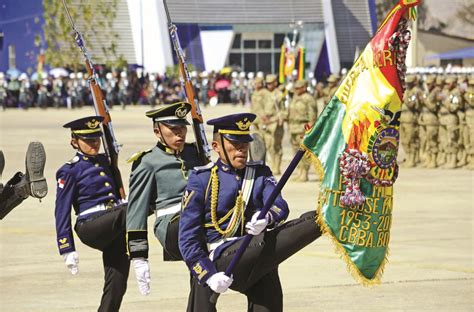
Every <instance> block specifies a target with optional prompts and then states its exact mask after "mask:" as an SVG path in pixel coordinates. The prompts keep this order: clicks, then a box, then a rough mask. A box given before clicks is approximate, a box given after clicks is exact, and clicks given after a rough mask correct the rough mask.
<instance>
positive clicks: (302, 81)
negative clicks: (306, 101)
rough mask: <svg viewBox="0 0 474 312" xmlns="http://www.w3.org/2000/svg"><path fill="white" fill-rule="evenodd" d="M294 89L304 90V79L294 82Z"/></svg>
mask: <svg viewBox="0 0 474 312" xmlns="http://www.w3.org/2000/svg"><path fill="white" fill-rule="evenodd" d="M293 87H294V88H295V89H299V88H304V87H306V80H304V79H299V80H297V81H296V82H295V84H294V86H293Z"/></svg>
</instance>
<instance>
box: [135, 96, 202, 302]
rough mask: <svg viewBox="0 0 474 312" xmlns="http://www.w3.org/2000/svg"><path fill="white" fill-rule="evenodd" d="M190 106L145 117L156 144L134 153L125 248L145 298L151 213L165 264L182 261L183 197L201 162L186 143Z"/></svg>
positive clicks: (174, 106)
mask: <svg viewBox="0 0 474 312" xmlns="http://www.w3.org/2000/svg"><path fill="white" fill-rule="evenodd" d="M190 110H191V104H189V103H186V102H178V103H173V104H170V105H166V106H164V107H162V108H159V109H155V110H152V111H149V112H147V113H146V116H147V117H149V118H151V119H152V120H153V132H154V133H155V135H156V137H157V139H158V142H157V143H156V145H155V146H154V147H153V148H152V149H150V150H148V151H145V152H139V153H136V154H135V155H134V156H132V158H131V159H130V160H129V161H133V166H132V173H131V175H130V194H129V198H128V199H129V203H128V209H127V247H128V253H129V255H130V258H131V259H132V263H133V267H134V269H135V274H136V278H137V282H138V287H139V290H140V292H141V293H142V294H143V295H147V294H148V293H149V292H150V280H151V278H150V267H149V262H148V232H147V224H148V222H147V221H148V216H150V215H151V214H155V222H154V234H155V236H156V238H158V240H159V241H160V244H161V245H162V246H163V255H164V260H165V261H176V260H182V257H181V253H180V252H179V247H178V224H179V222H178V220H179V212H180V211H181V197H182V195H183V192H184V189H185V187H186V184H187V182H188V181H187V180H188V175H189V171H190V169H191V168H193V167H195V166H198V165H202V164H201V163H199V157H198V151H197V148H196V146H195V145H194V144H190V143H185V142H186V134H187V125H189V123H188V122H187V120H186V115H187V114H188V113H189V111H190Z"/></svg>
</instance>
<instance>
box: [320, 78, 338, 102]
mask: <svg viewBox="0 0 474 312" xmlns="http://www.w3.org/2000/svg"><path fill="white" fill-rule="evenodd" d="M338 82H339V77H338V76H336V75H331V76H329V78H328V85H327V86H326V88H324V89H323V97H324V106H326V105H328V104H329V102H330V101H331V99H332V97H333V96H334V93H336V90H337V83H338Z"/></svg>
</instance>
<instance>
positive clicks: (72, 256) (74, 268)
mask: <svg viewBox="0 0 474 312" xmlns="http://www.w3.org/2000/svg"><path fill="white" fill-rule="evenodd" d="M63 258H64V263H65V264H66V266H67V268H68V269H69V271H71V274H72V275H76V274H77V273H79V267H78V265H79V254H78V253H77V252H75V251H73V252H68V253H65V254H63Z"/></svg>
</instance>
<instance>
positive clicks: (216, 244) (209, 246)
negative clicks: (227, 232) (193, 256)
mask: <svg viewBox="0 0 474 312" xmlns="http://www.w3.org/2000/svg"><path fill="white" fill-rule="evenodd" d="M236 239H239V237H229V238H223V239H221V240H218V241H217V242H214V243H210V244H207V250H209V252H210V254H209V259H211V261H214V251H215V250H216V249H217V247H219V246H220V245H222V244H224V243H225V242H231V241H233V240H236Z"/></svg>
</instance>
